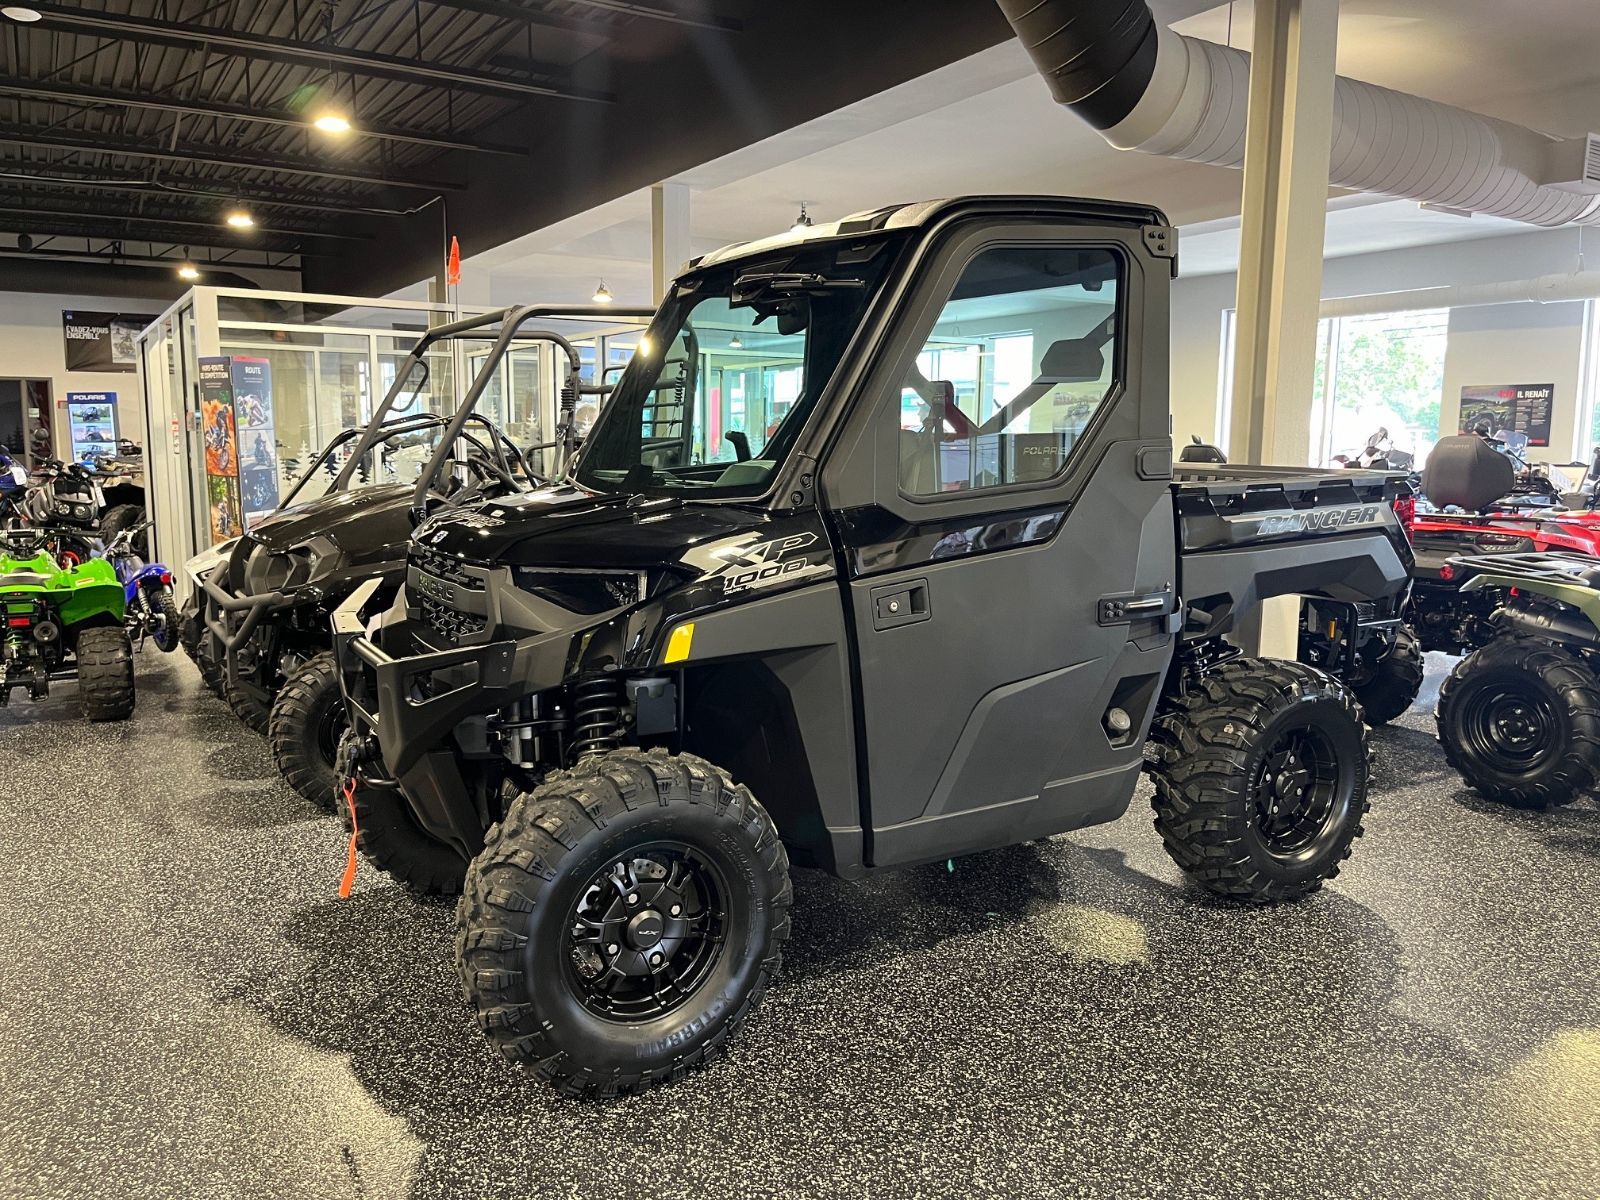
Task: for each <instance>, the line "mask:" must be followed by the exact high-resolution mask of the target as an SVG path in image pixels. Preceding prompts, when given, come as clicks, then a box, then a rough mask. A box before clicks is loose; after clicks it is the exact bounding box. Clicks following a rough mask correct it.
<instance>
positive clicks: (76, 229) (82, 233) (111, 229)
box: [0, 217, 334, 258]
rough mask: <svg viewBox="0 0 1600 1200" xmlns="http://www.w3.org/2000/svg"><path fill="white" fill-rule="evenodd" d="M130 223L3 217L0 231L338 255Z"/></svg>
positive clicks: (240, 251)
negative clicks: (241, 243) (238, 242)
mask: <svg viewBox="0 0 1600 1200" xmlns="http://www.w3.org/2000/svg"><path fill="white" fill-rule="evenodd" d="M126 224H127V228H122V227H121V226H120V225H119V224H118V223H116V222H102V221H84V220H83V219H81V218H79V217H67V218H51V217H0V233H28V234H32V235H34V236H35V237H75V238H89V239H93V240H96V241H107V242H159V243H162V244H165V245H172V246H188V247H189V248H191V249H195V250H200V249H204V250H214V251H218V252H221V253H229V252H232V253H238V254H294V255H297V256H300V257H304V258H326V257H331V256H333V255H334V251H333V250H331V249H330V250H312V249H305V248H303V247H301V246H299V245H293V246H239V245H234V244H230V243H228V242H226V241H223V240H222V239H221V238H220V237H218V236H215V235H210V234H198V235H197V234H196V232H195V231H194V230H191V229H182V228H168V227H166V226H164V225H162V224H160V223H159V222H126ZM135 226H136V227H135Z"/></svg>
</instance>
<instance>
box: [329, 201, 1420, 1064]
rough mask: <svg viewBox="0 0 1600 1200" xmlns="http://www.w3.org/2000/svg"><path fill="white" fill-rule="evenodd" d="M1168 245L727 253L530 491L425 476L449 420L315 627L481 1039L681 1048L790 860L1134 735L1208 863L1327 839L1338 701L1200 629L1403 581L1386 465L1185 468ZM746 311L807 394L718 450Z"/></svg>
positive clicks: (1108, 749)
mask: <svg viewBox="0 0 1600 1200" xmlns="http://www.w3.org/2000/svg"><path fill="white" fill-rule="evenodd" d="M1173 238H1174V233H1173V230H1172V229H1171V228H1170V227H1169V226H1168V225H1167V222H1166V220H1165V218H1164V217H1163V216H1162V215H1161V213H1159V212H1157V211H1156V210H1154V209H1151V208H1147V207H1143V206H1139V205H1133V204H1122V203H1112V202H1103V201H1093V200H1069V199H1056V198H1046V197H1016V198H1002V197H982V198H973V199H960V200H951V201H938V202H931V203H926V204H918V205H908V206H897V207H891V208H885V209H881V210H877V211H874V212H869V213H863V214H860V215H858V216H855V217H851V218H848V219H846V220H844V221H841V222H839V223H837V224H835V225H830V226H817V227H815V228H812V229H810V230H808V231H806V232H804V233H799V234H790V235H785V236H781V237H776V238H772V239H769V240H766V241H762V242H756V243H752V244H749V245H746V246H737V247H733V248H730V249H727V250H724V251H720V252H718V253H716V254H712V255H710V256H708V257H706V258H704V259H702V260H699V261H697V262H695V263H693V264H691V265H690V267H689V269H688V270H687V272H686V274H684V275H683V276H682V277H681V278H679V279H678V280H677V281H676V282H675V284H674V286H673V288H672V290H671V292H670V293H669V295H668V296H667V298H666V300H665V302H664V303H663V305H662V307H661V310H660V312H659V313H658V314H657V316H656V318H655V321H654V323H653V324H652V326H651V328H650V330H649V333H648V335H647V337H646V339H645V340H644V341H643V342H642V343H641V348H640V351H639V354H638V355H637V356H636V357H635V358H634V360H633V362H632V363H631V364H630V365H629V367H628V370H627V372H626V373H625V374H624V376H623V378H622V380H621V381H620V383H619V384H618V386H617V388H616V390H615V391H614V392H613V394H612V398H611V400H610V401H609V402H608V404H607V406H606V408H605V410H604V411H603V412H602V414H601V415H600V418H599V421H598V423H597V424H596V426H595V428H594V431H593V433H592V434H591V436H590V438H589V440H588V441H587V442H586V444H585V446H584V448H583V450H582V452H581V454H580V456H579V458H578V461H577V464H576V466H575V468H574V469H573V470H572V471H571V472H570V474H569V476H568V478H567V479H566V480H565V481H563V482H562V483H561V484H559V485H557V486H551V487H545V488H539V489H534V490H532V491H529V492H526V493H522V494H517V495H506V496H502V497H498V498H496V499H493V500H485V501H480V502H477V503H472V504H451V503H449V502H448V501H430V500H429V499H428V497H427V490H428V481H429V479H430V478H431V477H432V476H433V475H434V472H435V468H437V467H441V466H442V463H443V459H442V457H441V456H440V455H439V454H436V455H435V463H434V464H433V465H431V466H430V468H429V469H428V470H427V471H425V472H424V477H423V479H422V480H420V481H419V483H418V487H417V495H416V500H417V503H418V504H419V505H421V506H424V507H426V508H427V509H428V511H429V513H430V515H429V516H428V518H427V519H426V520H425V521H423V522H422V523H421V524H419V526H418V527H417V529H416V532H415V534H414V536H413V538H412V542H411V548H410V560H409V564H408V567H407V571H406V582H405V587H404V589H403V591H402V594H401V597H400V599H399V600H398V601H396V602H395V603H394V604H393V605H392V606H387V607H386V606H385V605H383V604H382V603H381V601H378V602H375V593H376V591H377V588H376V586H375V585H370V584H369V585H364V586H363V587H362V588H360V589H358V590H357V591H356V592H355V593H353V594H352V595H351V597H350V598H349V599H348V600H347V601H346V602H345V603H344V604H343V605H341V606H340V607H339V609H338V611H337V612H336V614H335V617H334V628H335V643H336V654H337V656H338V662H339V667H340V672H341V678H342V680H343V683H344V686H345V689H346V693H347V697H348V701H349V712H350V717H351V722H352V734H351V741H350V744H349V746H348V754H349V761H350V762H351V763H352V764H353V765H354V768H355V770H356V771H357V772H358V787H359V788H360V789H361V790H362V791H363V792H365V793H372V792H379V791H382V792H387V793H390V794H398V795H400V796H401V797H402V798H403V801H404V803H403V805H402V806H401V807H402V809H403V811H404V813H405V814H406V818H407V821H408V826H409V836H410V838H411V843H410V844H412V845H417V844H421V843H423V842H426V843H428V844H431V846H432V847H433V848H434V859H433V873H432V875H430V876H428V877H427V880H426V881H427V882H430V883H432V884H433V885H435V886H438V887H440V888H453V887H456V886H460V887H462V888H463V891H464V894H463V896H462V898H461V901H460V905H459V908H458V910H457V924H456V958H457V964H458V967H459V970H460V974H461V978H462V982H463V985H464V987H465V989H466V993H467V995H468V997H469V999H470V1000H471V1002H472V1004H473V1006H474V1007H475V1009H476V1011H477V1015H478V1020H479V1023H480V1025H481V1027H482V1028H483V1030H484V1032H485V1034H486V1035H487V1036H488V1037H489V1039H490V1040H491V1041H492V1042H493V1043H494V1044H495V1045H496V1046H497V1047H498V1048H499V1049H500V1051H501V1052H502V1053H503V1054H505V1055H506V1056H507V1057H508V1058H511V1059H512V1060H515V1061H519V1062H523V1063H526V1064H528V1065H530V1066H531V1067H532V1068H533V1069H534V1070H536V1071H537V1073H538V1074H539V1075H540V1076H541V1077H542V1078H544V1079H547V1080H549V1081H550V1082H552V1083H554V1084H555V1085H557V1086H558V1087H560V1088H561V1089H563V1090H564V1091H567V1092H570V1093H574V1094H582V1095H613V1094H617V1093H621V1092H627V1091H633V1090H636V1089H638V1088H641V1087H643V1086H645V1085H648V1084H650V1083H653V1082H659V1081H665V1080H669V1079H675V1078H677V1077H678V1076H680V1075H681V1074H682V1073H683V1072H684V1071H686V1070H687V1069H689V1068H691V1067H694V1066H696V1065H699V1064H701V1063H703V1062H705V1061H707V1060H709V1059H711V1058H713V1057H715V1056H716V1055H718V1054H720V1053H721V1052H722V1051H723V1049H724V1048H725V1046H726V1044H727V1042H728V1040H729V1038H730V1037H731V1036H732V1035H733V1034H734V1033H735V1032H736V1031H737V1030H738V1028H739V1027H740V1025H741V1024H742V1023H743V1021H744V1019H745V1018H746V1016H747V1015H748V1014H749V1012H750V1010H751V1007H752V1005H753V1004H754V1003H755V1001H756V1000H757V998H758V997H759V996H760V994H761V993H762V991H763V990H764V989H765V987H766V986H767V984H768V982H769V981H770V980H771V979H772V977H773V975H774V973H775V972H776V971H777V969H778V965H779V960H780V955H781V951H782V946H783V942H784V940H785V939H786V937H787V936H788V932H789V909H790V903H791V895H792V893H791V891H790V885H789V879H788V868H789V865H790V863H791V862H796V863H802V864H808V865H813V866H818V867H822V868H824V869H826V870H829V871H832V872H835V873H837V874H839V875H843V876H846V877H855V876H860V875H863V874H865V873H867V872H869V871H875V870H880V869H883V868H887V867H896V866H902V865H907V864H914V863H922V862H928V861H935V860H943V859H946V858H948V857H950V856H953V855H961V854H969V853H972V852H975V851H980V850H985V849H989V848H993V847H999V846H1004V845H1007V844H1010V843H1014V842H1019V841H1024V840H1027V839H1031V838H1037V837H1041V836H1045V835H1048V834H1054V833H1059V832H1061V831H1063V830H1069V829H1074V828H1078V827H1081V826H1085V825H1091V824H1095V823H1098V822H1104V821H1111V820H1114V819H1116V818H1117V817H1119V816H1120V815H1121V814H1122V813H1123V812H1124V811H1125V810H1126V808H1127V805H1128V803H1129V800H1130V798H1131V797H1132V795H1133V791H1134V786H1135V783H1136V782H1137V779H1138V777H1139V774H1140V773H1141V772H1146V771H1147V772H1149V773H1150V774H1151V775H1152V776H1153V777H1154V781H1155V800H1154V804H1155V814H1156V828H1157V831H1158V832H1159V834H1160V835H1161V838H1162V840H1163V842H1164V844H1165V846H1166V848H1167V850H1168V852H1169V853H1170V854H1171V855H1172V857H1173V858H1174V859H1175V860H1176V862H1177V863H1178V864H1179V866H1180V867H1181V868H1182V869H1183V870H1184V871H1185V872H1186V873H1187V874H1188V875H1189V876H1190V877H1191V878H1192V879H1193V880H1194V881H1195V882H1196V883H1198V884H1199V885H1200V886H1202V887H1205V888H1207V889H1209V890H1211V891H1213V892H1215V893H1217V894H1218V895H1221V896H1225V897H1228V898H1231V899H1235V900H1240V901H1245V902H1257V903H1272V902H1278V901H1285V900H1292V899H1295V898H1297V897H1301V896H1304V895H1307V894H1308V893H1310V892H1313V891H1315V890H1317V889H1318V888H1320V887H1321V886H1322V884H1323V882H1324V881H1325V880H1327V879H1329V878H1331V877H1332V876H1333V875H1334V874H1336V873H1337V871H1338V869H1339V864H1340V863H1341V862H1342V861H1343V860H1344V859H1345V857H1346V856H1347V855H1348V854H1349V852H1350V847H1351V844H1352V842H1353V841H1354V839H1355V838H1356V837H1357V836H1358V835H1359V834H1360V833H1361V832H1362V824H1361V823H1362V815H1363V813H1364V812H1365V811H1366V808H1367V786H1368V757H1367V744H1366V738H1367V734H1366V729H1365V727H1364V725H1363V723H1362V720H1361V713H1360V709H1359V706H1358V705H1357V703H1356V701H1355V699H1354V697H1353V696H1352V695H1351V693H1350V691H1349V689H1348V688H1346V687H1345V686H1344V685H1343V684H1341V683H1340V682H1339V681H1338V680H1337V679H1335V678H1334V677H1332V676H1331V675H1329V674H1327V673H1326V672H1324V671H1321V670H1319V669H1317V668H1314V667H1311V666H1308V665H1305V664H1301V663H1294V662H1280V661H1272V660H1266V659H1258V658H1250V657H1247V656H1246V655H1244V654H1243V653H1242V652H1241V651H1240V650H1239V648H1238V647H1237V646H1235V645H1233V644H1231V643H1230V642H1229V641H1228V640H1227V635H1228V634H1230V633H1233V632H1235V631H1236V630H1237V629H1238V627H1239V623H1240V621H1241V620H1242V619H1243V618H1246V617H1248V616H1249V615H1250V614H1251V613H1252V611H1253V610H1255V609H1256V607H1257V605H1258V604H1259V603H1260V602H1261V601H1262V600H1263V599H1265V598H1267V597H1270V596H1276V595H1294V594H1301V595H1306V596H1310V597H1313V598H1315V599H1317V600H1318V601H1319V602H1320V603H1323V604H1325V605H1327V606H1328V611H1329V612H1330V613H1341V612H1342V613H1344V614H1345V616H1346V617H1347V618H1349V619H1350V620H1351V621H1352V622H1354V621H1356V620H1361V621H1366V622H1368V623H1371V622H1378V621H1389V620H1392V619H1393V618H1394V617H1395V616H1397V614H1398V611H1399V608H1400V606H1401V605H1402V604H1403V603H1404V601H1405V598H1406V592H1407V587H1408V560H1409V550H1408V547H1407V543H1406V539H1405V534H1404V531H1403V530H1402V528H1401V527H1400V524H1399V522H1398V520H1397V518H1396V515H1395V513H1394V511H1393V509H1392V507H1391V502H1392V501H1393V500H1395V499H1396V498H1398V497H1399V496H1401V495H1402V494H1403V492H1404V485H1403V483H1402V482H1401V481H1400V480H1399V479H1398V478H1397V477H1394V476H1389V475H1384V474H1381V473H1372V472H1362V471H1336V472H1316V471H1309V470H1301V469H1288V468H1277V467H1251V466H1224V465H1216V464H1207V465H1204V466H1197V467H1195V468H1192V469H1191V470H1179V471H1177V472H1174V469H1173V463H1172V444H1171V438H1170V436H1169V433H1168V429H1169V405H1168V395H1167V387H1168V380H1167V355H1168V350H1167V346H1168V332H1167V329H1168V312H1167V305H1168V296H1169V288H1170V280H1171V278H1172V275H1173V272H1174V267H1175V262H1176V255H1175V248H1174V242H1173ZM735 341H736V342H737V343H738V344H739V345H740V346H741V347H743V348H745V349H746V351H747V352H748V351H749V350H750V349H751V348H754V349H755V350H756V351H758V352H759V353H760V355H761V361H762V363H763V368H764V369H769V370H772V371H774V372H782V373H783V377H784V379H785V380H786V381H787V382H788V385H789V390H788V391H787V393H786V394H787V395H789V396H791V397H792V399H790V400H788V401H787V402H786V403H784V404H781V405H777V406H775V409H774V411H773V412H772V413H771V414H770V418H771V419H770V421H767V422H764V423H763V425H761V426H760V427H756V428H750V427H749V426H746V428H745V429H744V430H742V432H744V433H745V435H746V436H745V439H744V441H745V444H744V445H743V446H738V445H737V444H736V443H735V449H734V452H733V453H724V452H723V445H722V432H723V430H726V429H727V428H729V424H730V422H729V414H730V411H731V410H729V409H728V408H727V407H726V402H727V401H728V395H727V389H726V388H725V387H721V386H719V383H718V380H717V379H716V378H713V377H708V372H711V371H713V370H717V369H718V368H719V366H720V359H719V351H720V348H722V347H725V346H728V345H729V344H730V343H731V342H735ZM461 419H462V417H461V415H458V417H457V420H458V421H459V420H461ZM1357 610H1361V611H1360V612H1358V611H1357ZM377 613H381V617H380V620H379V622H378V624H377V626H376V627H374V628H371V629H370V632H369V624H368V621H369V617H370V616H371V615H373V614H377ZM1354 628H1355V626H1354V625H1353V624H1352V625H1351V626H1350V627H1349V628H1347V630H1346V633H1345V635H1344V636H1345V640H1348V638H1350V637H1353V636H1354ZM1335 633H1336V634H1337V631H1335ZM362 837H363V844H364V845H366V846H367V848H368V850H369V851H378V852H379V853H378V854H377V855H376V856H377V857H380V858H381V857H382V853H381V852H382V851H383V850H384V849H385V847H383V846H381V845H375V844H374V843H373V842H372V841H369V840H367V839H366V827H365V825H363V827H362ZM403 873H404V872H402V874H403ZM412 879H413V882H419V881H421V880H422V877H421V876H419V875H416V874H413V875H412Z"/></svg>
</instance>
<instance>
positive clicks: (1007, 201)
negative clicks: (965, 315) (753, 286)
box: [685, 196, 1168, 270]
mask: <svg viewBox="0 0 1600 1200" xmlns="http://www.w3.org/2000/svg"><path fill="white" fill-rule="evenodd" d="M962 212H972V213H988V214H990V215H992V216H1020V217H1027V216H1029V215H1035V214H1036V215H1039V216H1048V217H1054V218H1057V219H1060V218H1062V217H1072V218H1078V219H1080V220H1088V221H1108V222H1112V223H1115V224H1127V225H1166V224H1168V221H1167V217H1166V214H1165V213H1163V212H1162V211H1161V210H1160V209H1159V208H1153V207H1151V206H1150V205H1148V204H1130V203H1126V202H1124V201H1120V200H1092V199H1085V198H1083V197H1079V196H952V197H949V198H948V199H944V200H918V201H915V202H914V203H910V204H891V205H888V206H887V207H884V208H873V209H867V210H866V211H864V212H858V213H852V214H851V215H850V216H848V217H841V218H840V219H839V220H837V221H829V222H826V223H824V224H820V225H809V226H807V227H806V228H804V229H802V230H799V231H793V230H791V231H788V232H785V233H778V234H774V235H773V236H772V237H767V238H759V239H757V240H755V241H750V242H735V243H733V244H732V245H731V246H724V247H722V248H721V249H720V250H713V251H711V253H709V254H706V255H703V256H701V257H700V258H692V259H690V260H689V261H688V263H687V264H685V269H686V270H693V269H694V268H696V267H709V266H715V265H716V264H718V263H722V262H728V261H730V260H732V259H736V258H743V257H745V256H746V255H749V254H759V253H763V252H765V251H768V250H778V249H782V248H784V247H786V246H801V245H804V244H805V243H807V242H816V241H823V240H825V239H827V238H834V237H849V236H851V235H852V234H860V233H873V232H876V231H878V230H883V229H912V228H916V227H918V226H922V225H931V224H932V223H933V222H934V221H935V220H936V219H939V218H943V217H946V216H950V215H954V214H959V213H962Z"/></svg>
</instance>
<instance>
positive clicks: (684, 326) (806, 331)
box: [573, 235, 898, 498]
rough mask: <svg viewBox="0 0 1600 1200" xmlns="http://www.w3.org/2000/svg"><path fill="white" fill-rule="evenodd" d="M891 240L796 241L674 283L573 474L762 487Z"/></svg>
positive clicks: (602, 483) (637, 488)
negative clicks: (795, 245)
mask: <svg viewBox="0 0 1600 1200" xmlns="http://www.w3.org/2000/svg"><path fill="white" fill-rule="evenodd" d="M897 245H898V242H897V241H892V240H890V239H889V238H887V237H884V236H882V235H877V236H875V237H873V238H869V239H865V240H858V241H845V240H842V239H841V240H837V241H828V242H822V243H819V244H815V245H809V246H801V247H798V248H793V247H790V248H785V249H784V250H783V251H782V252H781V253H777V254H774V255H772V256H769V257H762V258H746V259H744V260H742V261H740V262H739V263H737V264H732V265H729V266H726V267H714V268H712V269H710V270H708V271H706V272H704V273H702V274H699V275H695V276H693V277H691V278H690V279H688V280H687V281H685V282H683V283H680V284H679V285H678V286H677V287H675V288H674V290H673V292H672V294H671V295H669V296H668V298H667V300H666V302H665V303H664V304H663V305H662V308H661V312H660V314H659V315H658V316H657V317H656V320H655V323H654V324H653V325H652V326H651V328H650V331H649V332H648V333H647V334H646V335H645V336H644V337H642V338H641V339H640V340H639V344H638V347H637V353H636V355H635V357H634V360H633V362H632V363H631V364H630V365H629V367H628V369H627V371H626V372H625V373H624V374H623V376H622V379H621V381H620V382H619V383H618V385H617V388H616V390H615V391H614V392H613V394H612V396H611V399H610V400H609V401H608V402H607V403H606V405H605V408H604V409H603V411H602V412H601V414H600V417H599V420H598V421H597V422H596V424H595V427H594V431H593V433H592V434H591V435H590V437H589V440H588V442H587V443H586V445H585V446H584V450H583V454H582V456H581V458H580V459H579V460H578V465H577V468H576V470H575V471H574V473H573V476H574V478H575V480H576V481H577V483H578V484H579V485H581V486H583V487H586V488H590V489H592V490H595V491H600V492H619V491H629V492H646V493H660V492H669V493H673V494H681V493H683V492H685V491H692V492H693V493H694V494H695V495H697V496H703V497H708V498H710V497H718V496H749V495H755V494H758V493H760V492H762V491H764V490H766V487H767V485H768V483H769V482H770V481H771V478H772V475H773V473H774V472H775V471H776V470H777V469H778V467H779V465H780V464H781V463H782V462H783V460H784V458H785V457H786V455H787V454H788V452H789V450H790V448H791V447H792V446H793V445H794V443H795V442H796V441H797V440H798V438H799V436H800V431H801V429H802V427H803V426H804V425H805V422H806V419H807V418H808V417H809V416H810V414H811V410H812V409H813V408H814V407H815V405H816V403H817V399H818V397H819V396H820V395H821V394H822V392H823V391H824V389H825V388H826V387H827V385H828V381H829V380H830V379H831V378H832V377H833V373H834V369H835V368H836V367H837V366H838V364H839V360H840V358H841V357H842V356H843V354H844V351H845V348H846V347H847V346H848V345H849V343H850V339H851V337H852V335H853V334H854V333H855V330H856V327H857V325H858V324H859V323H860V320H861V316H862V314H863V313H864V312H865V311H866V309H867V305H868V304H869V303H870V302H871V300H872V298H873V296H874V295H875V293H876V292H877V290H878V288H879V287H880V286H882V283H883V280H884V277H885V276H886V274H887V273H888V269H889V266H890V262H891V260H892V259H893V257H894V254H893V251H894V249H895V247H896V246H897Z"/></svg>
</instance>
